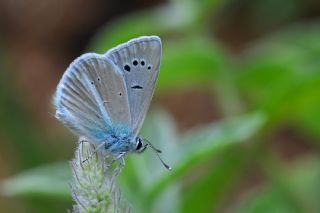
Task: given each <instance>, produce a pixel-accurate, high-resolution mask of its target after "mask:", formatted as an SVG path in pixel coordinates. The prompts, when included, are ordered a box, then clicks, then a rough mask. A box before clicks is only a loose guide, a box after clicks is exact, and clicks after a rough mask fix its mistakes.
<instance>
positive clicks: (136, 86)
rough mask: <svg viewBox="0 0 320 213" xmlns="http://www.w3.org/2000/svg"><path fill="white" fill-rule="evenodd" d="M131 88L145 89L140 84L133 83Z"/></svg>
mask: <svg viewBox="0 0 320 213" xmlns="http://www.w3.org/2000/svg"><path fill="white" fill-rule="evenodd" d="M131 88H132V89H143V87H142V86H140V85H133V86H132V87H131Z"/></svg>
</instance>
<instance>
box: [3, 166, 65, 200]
mask: <svg viewBox="0 0 320 213" xmlns="http://www.w3.org/2000/svg"><path fill="white" fill-rule="evenodd" d="M69 181H71V171H70V167H69V165H68V164H67V163H64V162H62V163H56V164H51V165H45V166H40V167H37V168H33V169H30V170H28V171H25V172H22V173H20V174H18V175H16V176H13V177H11V178H9V179H6V180H3V181H1V184H0V193H1V194H2V195H4V196H10V197H11V196H28V197H30V196H31V197H33V196H35V197H42V196H48V197H57V198H62V199H70V198H71V192H70V190H69V185H68V182H69Z"/></svg>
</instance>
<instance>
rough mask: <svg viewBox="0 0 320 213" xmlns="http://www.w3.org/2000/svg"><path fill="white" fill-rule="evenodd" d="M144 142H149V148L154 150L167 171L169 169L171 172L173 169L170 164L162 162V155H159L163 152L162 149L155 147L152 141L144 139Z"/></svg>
mask: <svg viewBox="0 0 320 213" xmlns="http://www.w3.org/2000/svg"><path fill="white" fill-rule="evenodd" d="M144 140H145V141H146V142H147V143H146V145H149V146H150V147H151V148H152V150H153V151H154V152H155V153H156V155H157V156H158V158H159V160H160V161H161V163H162V165H163V166H164V167H165V168H166V169H168V170H169V171H171V170H172V168H171V167H170V166H169V165H168V164H166V163H165V162H164V161H163V160H162V158H161V157H160V155H159V153H161V152H162V151H161V150H160V149H157V148H156V147H154V146H153V145H152V144H151V143H150V141H148V140H146V139H144Z"/></svg>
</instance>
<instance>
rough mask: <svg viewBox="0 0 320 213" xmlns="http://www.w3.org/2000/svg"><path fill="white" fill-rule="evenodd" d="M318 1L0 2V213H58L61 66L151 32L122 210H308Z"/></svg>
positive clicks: (316, 178) (67, 148)
mask: <svg viewBox="0 0 320 213" xmlns="http://www.w3.org/2000/svg"><path fill="white" fill-rule="evenodd" d="M319 17H320V2H319V1H317V0H307V1H303V0H282V1H277V0H229V1H222V0H220V1H219V0H171V1H170V0H168V1H162V0H152V1H147V0H135V1H133V0H132V1H130V0H126V1H119V0H118V1H117V0H108V1H107V0H92V1H86V0H77V1H75V0H74V1H71V0H69V1H64V0H47V1H40V0H25V1H9V0H2V1H1V2H0V140H1V142H0V180H1V182H0V211H1V212H66V211H67V209H71V205H72V199H71V196H70V190H69V185H68V184H69V183H70V181H71V172H70V169H69V165H68V161H69V160H71V159H72V158H73V152H74V150H75V147H76V141H77V138H76V137H75V136H73V135H72V134H71V133H70V132H69V131H68V130H67V129H66V128H64V127H63V126H62V124H60V123H59V122H58V121H57V120H55V118H54V116H53V114H54V110H53V108H52V106H51V97H52V94H53V93H54V90H55V87H56V85H57V83H58V80H59V79H60V77H61V75H62V73H63V72H64V70H65V69H66V67H67V66H68V64H69V63H70V62H71V61H72V60H73V59H74V58H76V57H77V56H79V55H80V54H82V53H84V52H88V51H93V52H98V53H104V52H106V51H107V50H108V49H109V48H111V47H113V46H115V45H117V44H119V43H122V42H125V41H127V40H129V39H131V38H134V37H137V36H140V35H159V36H160V37H161V39H162V43H163V60H162V64H161V72H160V76H159V81H158V84H157V88H156V93H155V96H154V99H153V102H152V106H151V108H150V111H149V113H148V116H147V119H146V121H145V124H144V127H143V130H142V133H141V134H142V135H143V136H145V137H147V138H149V140H150V141H152V142H153V143H154V144H155V145H157V146H158V147H160V148H161V149H162V150H163V152H164V153H163V155H162V156H163V158H164V159H165V160H166V161H167V162H168V163H169V164H170V165H171V166H172V167H173V171H172V172H168V171H166V170H165V169H164V168H163V167H162V165H161V164H160V162H159V161H158V159H157V158H156V156H155V155H154V154H153V153H152V152H150V151H149V150H148V151H146V152H145V153H143V154H142V155H132V156H129V157H128V159H127V161H126V166H125V168H124V171H123V172H122V173H121V176H120V180H119V185H120V187H121V188H122V192H123V196H124V197H126V198H127V199H128V200H129V201H130V203H131V204H132V206H133V212H186V213H189V212H190V213H191V212H192V213H193V212H241V213H242V212H246V213H247V212H249V213H251V212H252V213H257V212H259V213H261V212H262V213H264V212H265V213H269V212H272V213H274V212H276V213H278V212H279V213H282V212H284V213H287V212H288V213H289V212H290V213H292V212H297V213H298V212H307V213H309V212H310V213H312V212H320V202H319V200H320V156H319V146H320V143H319V141H320V92H319V89H320V19H319Z"/></svg>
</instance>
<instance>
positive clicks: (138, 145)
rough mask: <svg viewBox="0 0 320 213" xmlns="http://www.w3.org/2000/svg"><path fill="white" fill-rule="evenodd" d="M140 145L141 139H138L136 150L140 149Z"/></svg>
mask: <svg viewBox="0 0 320 213" xmlns="http://www.w3.org/2000/svg"><path fill="white" fill-rule="evenodd" d="M141 147H142V142H141V140H140V139H139V140H138V144H137V148H136V150H140V149H141Z"/></svg>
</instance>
